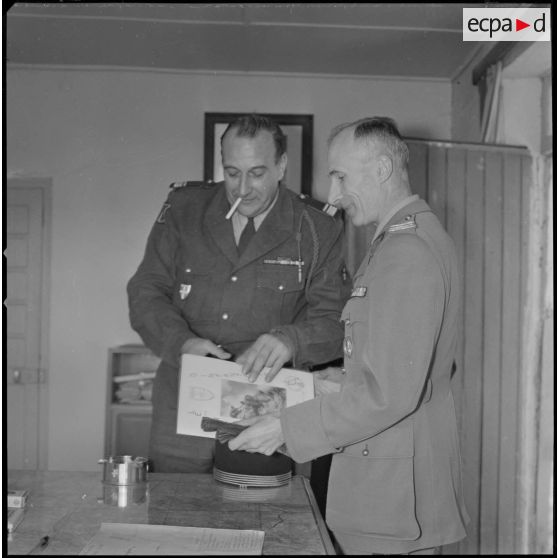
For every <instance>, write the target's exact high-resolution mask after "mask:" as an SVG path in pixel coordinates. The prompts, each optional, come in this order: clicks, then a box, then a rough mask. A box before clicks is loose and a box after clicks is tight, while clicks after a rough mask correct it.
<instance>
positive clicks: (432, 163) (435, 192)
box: [425, 146, 447, 228]
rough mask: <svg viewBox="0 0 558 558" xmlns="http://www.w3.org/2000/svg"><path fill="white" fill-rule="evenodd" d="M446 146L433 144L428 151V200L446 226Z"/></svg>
mask: <svg viewBox="0 0 558 558" xmlns="http://www.w3.org/2000/svg"><path fill="white" fill-rule="evenodd" d="M446 153H447V148H446V147H438V146H431V147H430V151H429V153H428V192H427V195H426V198H425V199H426V201H427V202H428V205H429V206H430V207H431V209H432V211H433V212H434V214H435V215H436V217H438V219H439V220H440V223H442V225H443V227H444V228H447V227H446V184H447V174H446V171H447V164H446Z"/></svg>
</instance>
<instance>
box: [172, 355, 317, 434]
mask: <svg viewBox="0 0 558 558" xmlns="http://www.w3.org/2000/svg"><path fill="white" fill-rule="evenodd" d="M265 373H266V369H264V370H263V371H262V373H261V374H260V375H259V377H258V379H257V380H256V381H255V382H254V383H251V382H248V381H247V380H246V376H244V374H242V367H241V366H240V364H237V363H236V362H231V361H228V360H219V359H217V358H210V357H202V356H196V355H182V361H181V367H180V387H179V393H178V416H177V424H176V432H177V433H178V434H189V435H191V436H203V437H204V438H215V432H204V431H203V430H202V428H201V419H202V417H212V418H218V419H221V420H223V421H226V422H235V421H238V420H242V419H244V418H250V417H253V416H257V415H264V414H267V413H270V412H273V411H275V410H278V409H281V408H283V407H290V406H291V405H296V404H297V403H302V402H303V401H306V400H308V399H312V398H313V397H314V380H313V376H312V374H311V373H310V372H303V371H301V370H292V369H289V368H282V369H281V370H280V371H279V373H278V374H277V376H275V378H274V379H273V380H272V381H271V382H266V381H265V380H264V378H265Z"/></svg>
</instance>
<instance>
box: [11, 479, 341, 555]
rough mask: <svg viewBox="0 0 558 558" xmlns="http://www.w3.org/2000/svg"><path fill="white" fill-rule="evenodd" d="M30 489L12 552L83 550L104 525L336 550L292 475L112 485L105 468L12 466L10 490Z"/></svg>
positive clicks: (284, 548)
mask: <svg viewBox="0 0 558 558" xmlns="http://www.w3.org/2000/svg"><path fill="white" fill-rule="evenodd" d="M8 487H9V488H10V489H11V490H28V491H29V495H28V497H27V505H26V510H25V517H24V519H23V521H22V522H21V523H20V524H19V526H18V527H17V529H16V530H15V532H14V533H12V534H11V535H9V536H8V545H7V550H8V554H27V553H29V552H30V551H32V550H33V549H34V548H35V547H36V545H37V544H38V542H39V541H40V539H41V537H43V536H45V535H48V536H49V537H50V541H49V544H48V546H47V547H46V548H44V549H42V551H41V552H40V554H44V555H53V554H55V555H64V554H74V555H75V554H79V552H80V551H81V550H82V549H83V548H84V547H85V545H86V543H87V542H88V541H89V540H90V539H91V537H93V535H94V534H95V533H97V531H98V529H99V527H100V525H101V523H109V522H113V523H139V524H157V525H181V526H189V527H211V528H221V529H256V530H261V531H264V532H265V538H264V544H263V554H266V555H273V554H275V555H279V554H281V555H295V554H307V555H313V554H317V555H323V554H335V550H334V548H333V545H332V543H331V540H330V538H329V535H328V532H327V528H326V526H325V523H324V521H323V519H322V517H321V515H320V512H319V510H318V506H317V505H316V501H315V498H314V495H313V493H312V489H311V488H310V483H309V482H308V480H307V479H306V478H305V477H303V476H299V475H296V476H294V477H292V479H291V481H290V483H289V484H287V485H284V486H280V487H274V488H239V487H236V486H233V485H227V484H223V483H220V482H218V481H216V480H215V479H214V478H213V476H212V475H208V474H174V473H173V474H170V473H149V474H148V480H147V483H145V484H144V485H139V486H135V487H112V486H109V485H105V484H103V483H102V472H101V471H99V472H98V473H96V472H77V471H20V470H17V471H16V470H9V471H8V484H7V488H8Z"/></svg>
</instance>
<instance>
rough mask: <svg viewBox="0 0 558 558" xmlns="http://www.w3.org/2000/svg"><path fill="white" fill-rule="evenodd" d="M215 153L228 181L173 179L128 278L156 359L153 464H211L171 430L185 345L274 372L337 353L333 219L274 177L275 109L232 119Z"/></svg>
mask: <svg viewBox="0 0 558 558" xmlns="http://www.w3.org/2000/svg"><path fill="white" fill-rule="evenodd" d="M221 152H222V158H223V169H224V177H225V180H224V183H218V184H205V183H180V184H178V185H176V186H175V187H174V188H173V189H172V191H171V193H170V194H169V197H168V199H167V201H166V203H165V204H164V205H163V208H162V210H161V212H160V214H159V217H158V218H157V220H156V222H155V224H154V225H153V228H152V230H151V233H150V235H149V239H148V241H147V247H146V250H145V255H144V257H143V260H142V262H141V263H140V265H139V268H138V270H137V271H136V273H135V274H134V276H133V277H132V278H131V279H130V281H129V283H128V297H129V308H130V321H131V324H132V327H133V328H134V329H135V330H136V331H137V332H138V333H139V335H140V336H141V338H142V339H143V341H144V342H145V344H146V345H147V346H148V347H149V348H150V349H151V350H152V351H153V352H154V353H155V354H157V355H158V356H160V357H161V358H162V362H161V365H160V367H159V369H158V371H157V375H156V378H155V382H154V386H153V396H152V403H153V419H152V430H151V441H150V449H149V457H150V459H151V461H152V464H153V466H154V471H157V472H210V471H211V470H212V464H213V445H214V441H213V440H211V439H207V438H201V437H195V436H185V435H179V434H176V413H177V394H178V371H179V365H180V355H181V354H183V353H188V354H195V355H209V356H213V357H217V358H221V359H228V358H233V359H235V360H236V361H237V362H238V363H240V364H242V367H243V373H244V374H246V376H247V377H248V379H249V380H251V381H254V380H255V379H256V378H257V376H258V375H259V373H260V371H261V370H262V369H264V368H268V369H269V370H268V371H267V372H266V376H265V378H266V379H267V380H268V381H269V380H271V379H272V378H273V377H274V376H275V375H276V374H277V372H278V371H279V370H280V369H281V367H283V365H290V366H292V367H293V368H297V369H307V368H308V367H310V366H312V365H318V364H321V363H327V362H330V361H332V360H334V359H336V358H339V357H341V356H342V340H343V327H342V323H341V322H340V314H341V310H342V308H343V304H344V301H345V300H346V295H347V294H348V293H346V290H345V289H346V288H345V286H344V283H343V278H342V273H343V262H342V237H341V233H342V226H341V223H340V221H339V220H338V219H335V218H334V217H332V216H330V215H328V214H326V213H324V212H322V211H320V210H318V209H316V208H315V207H313V206H312V205H309V204H308V203H306V202H305V201H304V200H303V199H302V198H303V196H298V195H297V194H295V193H294V192H292V191H291V190H288V189H287V188H286V187H284V186H283V185H280V184H279V182H280V180H281V179H282V178H283V175H284V172H285V168H286V165H287V155H286V138H285V136H284V135H283V133H282V131H281V129H280V128H279V126H277V124H275V123H274V122H272V121H271V120H270V119H267V118H264V117H262V116H259V115H249V116H246V117H243V118H241V119H239V120H238V121H236V122H234V123H232V124H231V125H230V126H229V127H228V128H227V130H226V131H225V133H224V134H223V136H222V138H221ZM234 207H236V209H234ZM233 211H234V212H233ZM231 212H233V213H232V217H231ZM247 236H248V237H249V238H247Z"/></svg>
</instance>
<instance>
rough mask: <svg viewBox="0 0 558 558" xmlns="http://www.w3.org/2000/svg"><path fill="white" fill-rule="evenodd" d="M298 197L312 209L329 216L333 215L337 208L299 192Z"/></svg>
mask: <svg viewBox="0 0 558 558" xmlns="http://www.w3.org/2000/svg"><path fill="white" fill-rule="evenodd" d="M298 199H299V200H301V201H303V202H304V203H306V204H307V205H309V206H310V207H313V208H314V209H317V210H318V211H320V212H322V213H325V214H326V215H329V216H331V217H335V214H336V213H337V208H336V207H335V206H334V205H330V204H329V203H324V202H321V201H318V200H315V199H314V198H312V197H310V196H307V195H306V194H299V195H298Z"/></svg>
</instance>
